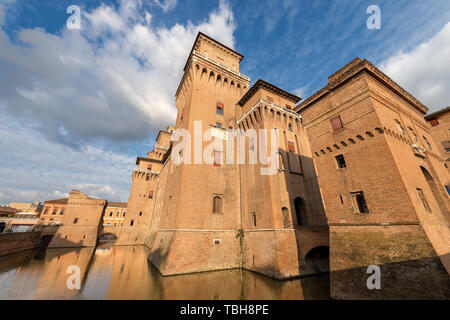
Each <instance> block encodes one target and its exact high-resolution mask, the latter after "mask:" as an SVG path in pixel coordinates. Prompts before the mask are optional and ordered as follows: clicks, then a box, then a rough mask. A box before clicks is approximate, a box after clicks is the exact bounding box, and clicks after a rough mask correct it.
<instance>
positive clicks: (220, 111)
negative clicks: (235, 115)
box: [216, 102, 223, 116]
mask: <svg viewBox="0 0 450 320" xmlns="http://www.w3.org/2000/svg"><path fill="white" fill-rule="evenodd" d="M216 114H218V115H220V116H223V103H221V102H217V108H216Z"/></svg>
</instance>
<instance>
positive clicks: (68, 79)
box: [0, 0, 236, 203]
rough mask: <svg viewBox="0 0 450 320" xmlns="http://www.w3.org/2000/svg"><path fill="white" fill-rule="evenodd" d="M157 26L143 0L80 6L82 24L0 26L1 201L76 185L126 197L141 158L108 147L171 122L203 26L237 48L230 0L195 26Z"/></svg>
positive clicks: (0, 12)
mask: <svg viewBox="0 0 450 320" xmlns="http://www.w3.org/2000/svg"><path fill="white" fill-rule="evenodd" d="M10 2H12V1H11V0H8V3H10ZM5 3H6V2H5V1H4V0H0V27H1V26H2V22H3V21H4V14H5V8H6V10H7V6H5ZM174 3H175V1H166V2H164V5H165V6H166V8H167V10H169V9H170V8H171V6H174V5H175V4H174ZM151 23H152V16H151V13H150V12H148V11H146V9H145V7H144V6H143V5H142V1H141V0H122V1H121V2H120V5H119V7H118V8H115V7H113V6H112V5H111V6H108V5H105V4H101V5H100V6H98V7H97V8H94V9H92V10H91V11H89V12H83V20H82V30H81V31H80V30H67V29H63V30H61V32H60V33H58V34H50V33H48V32H46V31H45V30H44V29H41V28H34V29H20V30H18V31H17V33H16V34H15V36H14V39H16V40H14V41H13V40H11V39H10V37H9V35H8V34H7V33H6V32H5V31H4V30H3V29H2V28H0V48H1V49H0V159H2V160H1V164H0V181H1V183H0V203H9V202H10V201H45V200H48V199H55V198H61V197H66V196H67V194H68V193H69V192H70V191H71V190H72V189H79V190H80V191H82V192H85V193H87V194H88V195H89V196H92V197H98V198H103V199H107V200H110V201H114V200H115V201H127V200H128V195H129V190H130V185H131V171H132V170H133V167H134V165H135V157H136V156H138V155H137V154H132V155H130V156H128V155H124V154H122V153H119V152H117V151H110V150H117V149H120V148H121V147H123V146H125V145H127V143H128V142H132V143H140V144H141V145H143V146H144V145H146V144H145V143H148V141H145V139H147V138H148V136H149V133H151V132H156V131H157V130H159V129H165V127H166V126H167V125H169V124H173V121H174V120H175V115H176V109H175V107H174V105H175V103H174V94H175V91H176V88H177V86H178V83H179V81H180V79H181V76H182V69H183V66H184V63H185V61H186V59H187V55H188V53H189V51H190V49H191V47H192V43H193V41H194V39H195V37H196V35H197V33H198V31H202V32H205V33H207V34H209V35H210V36H212V37H214V38H216V39H217V40H218V41H221V42H223V43H224V44H226V45H228V46H230V47H233V46H234V38H233V31H234V30H235V28H236V26H235V23H234V17H233V13H232V11H231V9H230V6H229V5H228V3H227V2H225V1H223V0H221V1H220V2H219V7H218V8H217V9H216V10H214V11H213V12H211V13H210V14H209V15H208V16H207V17H206V19H205V20H203V21H201V22H199V23H198V24H193V23H192V22H189V21H188V22H186V23H185V24H180V23H177V24H175V25H174V26H172V27H170V28H167V27H161V26H160V25H159V26H153V25H152V24H151Z"/></svg>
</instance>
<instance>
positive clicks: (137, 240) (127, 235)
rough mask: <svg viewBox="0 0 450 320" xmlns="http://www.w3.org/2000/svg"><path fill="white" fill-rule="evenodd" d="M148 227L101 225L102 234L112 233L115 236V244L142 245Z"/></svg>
mask: <svg viewBox="0 0 450 320" xmlns="http://www.w3.org/2000/svg"><path fill="white" fill-rule="evenodd" d="M148 229H149V228H148V227H124V226H116V227H114V226H113V227H103V230H102V234H105V233H112V234H114V235H115V236H116V237H117V240H116V241H114V245H116V246H129V245H142V244H144V243H145V240H146V239H147V235H148V232H149V231H148Z"/></svg>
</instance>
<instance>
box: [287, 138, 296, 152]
mask: <svg viewBox="0 0 450 320" xmlns="http://www.w3.org/2000/svg"><path fill="white" fill-rule="evenodd" d="M288 148H289V152H295V147H294V143H292V142H290V141H288Z"/></svg>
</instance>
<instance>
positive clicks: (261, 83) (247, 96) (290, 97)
mask: <svg viewBox="0 0 450 320" xmlns="http://www.w3.org/2000/svg"><path fill="white" fill-rule="evenodd" d="M259 89H265V90H267V91H269V92H272V93H274V94H277V95H279V96H282V97H284V98H286V99H288V100H290V101H292V102H293V103H294V104H296V103H297V102H299V101H300V100H301V99H302V98H300V97H297V96H296V95H294V94H292V93H289V92H287V91H285V90H283V89H280V88H278V87H277V86H274V85H273V84H271V83H269V82H267V81H264V80H261V79H258V81H256V83H255V84H254V85H253V86H252V87H251V88H250V89H249V90H248V91H247V92H246V93H245V94H244V96H243V97H242V98H241V100H239V102H238V105H240V106H241V107H242V106H244V104H245V103H246V102H247V101H248V100H250V98H251V97H253V95H254V94H255V93H256V92H258V90H259Z"/></svg>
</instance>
